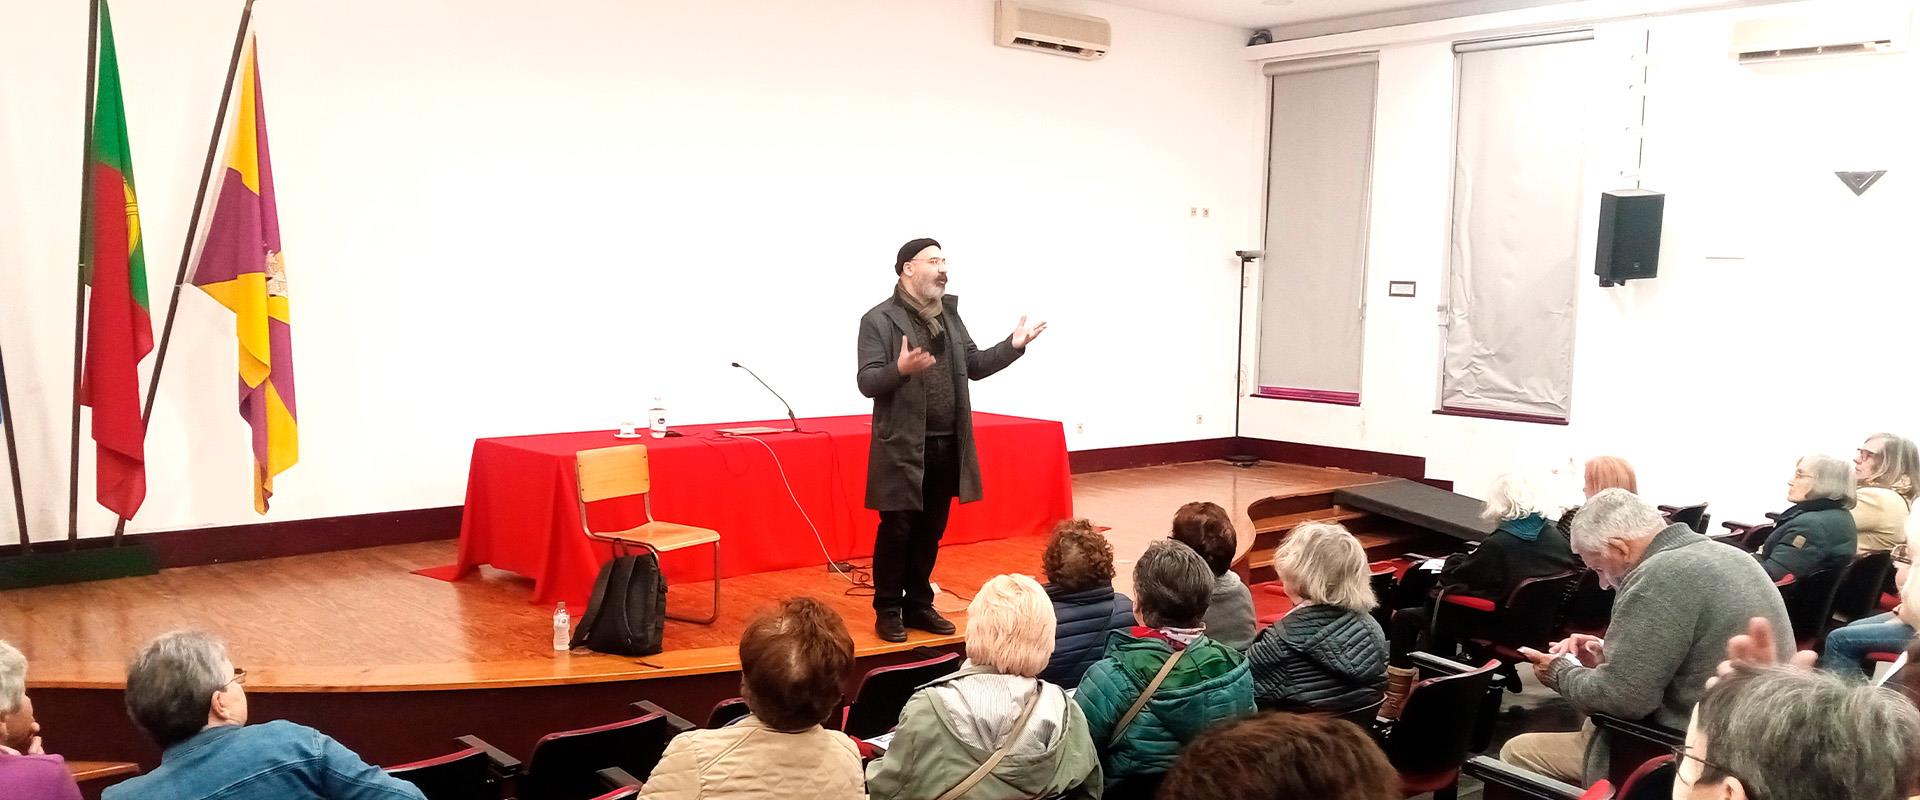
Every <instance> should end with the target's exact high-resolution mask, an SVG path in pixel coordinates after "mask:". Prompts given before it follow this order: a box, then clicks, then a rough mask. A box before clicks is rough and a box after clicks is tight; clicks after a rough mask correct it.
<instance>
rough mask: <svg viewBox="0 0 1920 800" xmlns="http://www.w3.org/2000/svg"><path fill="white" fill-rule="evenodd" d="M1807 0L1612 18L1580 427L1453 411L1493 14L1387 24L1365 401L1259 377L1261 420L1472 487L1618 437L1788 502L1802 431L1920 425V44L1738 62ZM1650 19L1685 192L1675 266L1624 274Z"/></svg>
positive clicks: (1677, 485)
mask: <svg viewBox="0 0 1920 800" xmlns="http://www.w3.org/2000/svg"><path fill="white" fill-rule="evenodd" d="M1586 5H1589V6H1591V5H1595V4H1586ZM1815 8H1820V9H1831V8H1833V6H1832V5H1826V6H1815ZM1547 10H1548V9H1534V10H1533V11H1534V12H1545V11H1547ZM1790 10H1791V7H1788V6H1773V7H1765V8H1757V9H1746V10H1740V11H1720V12H1712V13H1698V14H1690V15H1682V16H1668V17H1656V18H1652V19H1637V20H1626V21H1619V22H1611V23H1605V24H1601V25H1598V26H1596V37H1597V39H1598V40H1599V44H1600V45H1601V46H1602V48H1603V50H1604V51H1605V52H1606V53H1607V55H1606V56H1605V58H1604V60H1603V62H1602V63H1601V64H1599V65H1597V66H1596V68H1595V75H1594V80H1595V82H1596V84H1597V85H1599V86H1600V87H1601V88H1599V89H1597V90H1595V95H1594V104H1593V107H1594V119H1593V120H1592V129H1593V132H1592V136H1591V139H1590V144H1591V145H1592V148H1591V151H1590V152H1591V156H1590V160H1591V163H1590V168H1589V170H1588V179H1587V182H1586V184H1587V185H1586V187H1585V188H1586V190H1587V192H1588V194H1589V196H1590V197H1591V198H1593V199H1592V200H1590V201H1589V204H1588V206H1587V208H1586V209H1585V211H1584V217H1585V220H1584V222H1583V224H1582V229H1583V230H1585V231H1586V233H1585V236H1584V241H1583V243H1582V251H1581V253H1582V255H1581V260H1580V264H1581V269H1582V275H1581V277H1580V279H1579V280H1580V285H1581V287H1582V288H1581V290H1580V294H1579V310H1578V323H1577V324H1578V328H1577V339H1576V343H1575V351H1574V370H1575V374H1574V390H1573V411H1572V420H1571V424H1570V425H1568V426H1565V427H1558V426H1550V425H1538V424H1528V423H1519V422H1505V421H1493V420H1482V419H1467V418H1459V417H1449V416H1436V415H1434V414H1433V413H1432V410H1433V409H1434V408H1435V399H1436V391H1437V385H1438V380H1439V372H1438V370H1439V361H1440V343H1441V339H1442V330H1441V328H1440V327H1439V326H1438V324H1437V317H1436V314H1435V305H1436V304H1438V303H1440V302H1443V298H1444V296H1445V295H1444V287H1445V283H1444V278H1445V274H1446V259H1447V243H1448V240H1447V235H1448V232H1447V221H1448V216H1447V215H1448V202H1449V197H1450V194H1449V193H1450V191H1451V186H1450V177H1451V176H1450V171H1451V169H1452V152H1451V140H1450V137H1451V131H1452V129H1453V118H1452V103H1453V94H1452V93H1453V55H1452V53H1451V52H1450V49H1451V48H1450V41H1451V40H1452V38H1459V39H1465V38H1472V37H1471V28H1472V27H1473V23H1472V21H1468V22H1466V23H1463V24H1460V25H1459V26H1458V29H1457V31H1456V32H1457V33H1459V34H1460V35H1458V36H1455V37H1451V38H1449V37H1439V38H1434V37H1422V39H1423V40H1421V41H1411V42H1408V43H1404V44H1395V43H1391V42H1389V43H1388V44H1386V46H1384V47H1382V48H1381V53H1380V92H1379V95H1380V98H1381V101H1380V108H1379V116H1378V120H1379V121H1378V124H1377V129H1376V134H1375V136H1376V138H1375V143H1374V157H1375V161H1374V167H1373V181H1374V184H1373V193H1372V229H1371V234H1370V244H1369V247H1370V261H1369V269H1368V275H1367V285H1368V287H1369V288H1368V291H1369V292H1371V293H1372V295H1371V297H1372V298H1373V299H1372V300H1371V301H1370V302H1369V303H1368V309H1367V313H1368V319H1367V320H1366V364H1365V376H1364V383H1363V388H1362V403H1363V405H1362V406H1361V407H1359V408H1343V407H1337V406H1325V405H1313V404H1308V403H1299V402H1288V401H1280V400H1268V399H1247V400H1244V401H1242V402H1243V404H1244V413H1245V422H1244V423H1243V428H1242V432H1243V433H1244V434H1247V435H1254V436H1264V437H1269V438H1275V439H1283V440H1292V441H1301V442H1310V443H1315V444H1325V445H1334V446H1341V447H1354V448H1362V449H1369V450H1381V451H1389V452H1398V453H1409V454H1415V455H1421V456H1425V457H1426V458H1427V459H1428V472H1429V474H1431V475H1433V476H1436V477H1440V478H1447V479H1452V480H1454V481H1456V482H1457V483H1458V485H1459V489H1460V490H1461V491H1463V492H1466V493H1469V494H1472V493H1476V492H1479V491H1482V490H1484V489H1485V488H1486V487H1487V485H1488V484H1489V483H1490V482H1491V481H1492V479H1493V478H1494V477H1495V476H1496V475H1498V474H1499V473H1501V472H1504V471H1508V470H1522V471H1541V470H1551V469H1556V468H1557V469H1560V470H1562V471H1563V472H1568V473H1570V478H1569V481H1568V485H1569V486H1570V487H1571V488H1574V489H1577V487H1578V477H1577V467H1575V468H1572V469H1569V464H1568V461H1569V459H1574V460H1578V459H1584V458H1585V457H1587V456H1591V455H1598V454H1616V455H1621V456H1624V457H1626V458H1628V459H1629V460H1631V461H1632V462H1633V463H1634V464H1635V466H1636V467H1637V468H1638V469H1639V473H1640V485H1641V489H1642V491H1643V493H1644V494H1646V495H1648V496H1649V497H1651V498H1654V499H1656V500H1658V501H1659V502H1693V501H1698V500H1710V501H1711V502H1712V504H1713V509H1712V511H1713V513H1714V514H1715V516H1716V518H1721V519H1727V518H1737V519H1750V520H1752V519H1758V518H1759V516H1760V514H1761V513H1762V512H1764V511H1769V510H1778V509H1780V508H1782V507H1784V506H1785V505H1786V501H1785V484H1786V481H1787V479H1788V478H1789V477H1790V476H1791V474H1792V468H1793V462H1794V460H1795V458H1796V457H1797V456H1799V455H1802V454H1804V453H1808V452H1826V453H1831V454H1834V455H1840V456H1843V457H1846V458H1851V457H1852V452H1853V448H1854V447H1855V446H1857V445H1858V444H1859V441H1860V440H1861V439H1862V438H1863V437H1864V436H1865V435H1867V434H1868V433H1870V432H1873V431H1876V430H1880V429H1888V430H1892V431H1895V432H1902V433H1905V434H1906V435H1908V436H1911V437H1920V404H1917V403H1916V402H1915V399H1916V398H1915V395H1914V390H1915V383H1916V382H1915V380H1914V378H1913V375H1912V371H1913V368H1912V362H1913V358H1912V354H1913V350H1912V343H1913V342H1914V341H1915V336H1914V334H1915V324H1914V319H1915V301H1916V299H1920V270H1916V266H1920V225H1916V220H1920V193H1917V191H1920V183H1916V178H1920V172H1917V171H1916V170H1915V167H1916V166H1920V164H1916V158H1915V149H1914V147H1913V142H1915V141H1920V119H1917V118H1916V108H1915V106H1914V104H1913V102H1912V98H1913V97H1915V96H1916V93H1917V92H1920V56H1916V55H1912V54H1907V55H1894V56H1874V57H1864V58H1857V59H1841V60H1825V61H1810V62H1799V63H1795V64H1777V65H1771V66H1766V67H1741V66H1738V65H1737V64H1735V63H1733V62H1732V60H1731V59H1730V57H1729V55H1728V50H1729V46H1728V42H1729V38H1728V36H1729V32H1730V27H1731V25H1732V22H1733V20H1734V19H1736V18H1737V17H1739V16H1740V15H1756V14H1757V15H1768V14H1778V13H1781V12H1783V11H1790ZM1569 13H1571V12H1569ZM1495 22H1496V21H1494V20H1489V21H1488V22H1487V27H1494V26H1495ZM1649 30H1650V31H1651V34H1652V38H1651V59H1650V62H1649V65H1650V67H1651V77H1650V79H1649V80H1648V82H1647V96H1648V111H1647V114H1648V119H1647V127H1646V158H1645V168H1644V172H1643V173H1642V179H1643V185H1644V186H1645V187H1646V188H1649V189H1655V190H1659V191H1664V192H1667V193H1668V201H1667V213H1666V218H1665V228H1664V239H1663V248H1662V256H1661V264H1660V277H1659V278H1658V279H1656V280H1652V281H1646V282H1637V283H1633V284H1630V285H1628V286H1626V287H1624V288H1613V289H1601V288H1599V287H1598V286H1596V285H1595V279H1594V277H1593V276H1592V274H1591V265H1592V263H1593V247H1594V242H1593V239H1594V229H1595V225H1596V219H1597V209H1598V203H1597V198H1598V195H1599V194H1600V192H1602V191H1604V190H1607V189H1614V188H1622V187H1624V186H1631V185H1632V183H1631V180H1630V179H1625V180H1624V181H1623V179H1622V178H1621V177H1620V175H1619V170H1620V169H1622V168H1625V167H1629V166H1630V165H1631V164H1632V159H1631V156H1630V150H1629V149H1628V140H1629V139H1630V135H1629V134H1628V133H1627V132H1626V131H1625V130H1624V127H1625V125H1627V124H1630V118H1631V117H1637V104H1634V103H1630V100H1631V98H1630V95H1629V91H1628V88H1627V86H1628V84H1629V82H1630V81H1631V80H1632V79H1631V76H1632V75H1634V74H1637V72H1638V65H1637V64H1636V63H1635V62H1632V61H1631V60H1630V59H1631V58H1632V54H1633V53H1634V52H1635V51H1636V50H1638V49H1639V48H1640V46H1641V44H1642V42H1643V41H1644V38H1643V37H1644V35H1645V33H1646V32H1648V31H1649ZM1385 38H1390V37H1385ZM1345 41H1346V42H1348V43H1351V42H1353V41H1357V40H1356V39H1354V38H1351V37H1350V38H1349V39H1347V40H1345ZM1270 47H1272V46H1270ZM1297 49H1298V50H1299V51H1301V52H1310V51H1311V50H1312V45H1311V43H1305V44H1301V45H1298V46H1297ZM1630 107H1633V108H1634V109H1635V111H1633V112H1630V111H1629V110H1628V109H1629V108H1630ZM1872 169H1886V170H1889V172H1888V174H1887V175H1886V177H1885V178H1883V179H1882V180H1881V182H1880V183H1879V184H1878V185H1877V186H1875V187H1873V188H1872V190H1870V191H1868V192H1867V193H1866V195H1864V196H1862V197H1855V196H1853V194H1852V193H1851V192H1850V191H1848V190H1847V189H1846V188H1844V187H1843V186H1842V185H1841V184H1840V182H1839V180H1838V179H1837V178H1835V177H1834V175H1833V172H1834V171H1835V170H1872ZM1389 280H1414V281H1418V282H1419V291H1420V293H1419V297H1418V298H1415V299H1400V298H1388V297H1387V296H1386V288H1387V287H1386V284H1387V282H1388V281H1389Z"/></svg>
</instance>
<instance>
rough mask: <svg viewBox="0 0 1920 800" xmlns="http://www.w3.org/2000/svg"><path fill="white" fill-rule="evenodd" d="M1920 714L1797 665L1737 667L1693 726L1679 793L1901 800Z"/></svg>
mask: <svg viewBox="0 0 1920 800" xmlns="http://www.w3.org/2000/svg"><path fill="white" fill-rule="evenodd" d="M1916 742H1920V711H1916V710H1915V709H1914V707H1913V705H1912V704H1911V703H1909V702H1907V701H1906V700H1905V698H1903V697H1901V696H1900V695H1899V694H1898V693H1895V692H1893V691H1889V690H1884V689H1876V688H1873V687H1870V686H1866V685H1864V684H1862V683H1859V682H1857V681H1850V680H1847V679H1844V678H1840V677H1837V676H1833V675H1825V674H1822V673H1818V672H1810V671H1807V670H1803V669H1794V668H1792V667H1754V666H1750V665H1739V666H1735V667H1733V668H1732V669H1731V670H1729V672H1728V673H1727V674H1725V675H1723V676H1721V677H1720V679H1719V680H1717V681H1715V682H1714V685H1713V686H1712V687H1711V688H1709V689H1707V690H1706V692H1705V694H1703V695H1702V696H1701V698H1700V705H1699V706H1698V707H1697V708H1695V709H1694V711H1693V714H1692V719H1691V721H1690V722H1689V723H1688V724H1687V740H1686V744H1685V745H1684V747H1683V750H1682V752H1681V756H1682V757H1681V759H1680V763H1679V764H1678V765H1677V767H1678V775H1677V776H1676V777H1675V780H1674V790H1673V796H1674V797H1675V798H1682V799H1691V800H1708V799H1709V798H1712V799H1714V800H1720V799H1721V798H1764V800H1839V798H1847V799H1848V800H1900V798H1905V797H1907V796H1908V794H1909V793H1910V792H1911V791H1912V789H1913V787H1912V783H1913V777H1914V775H1915V772H1916V768H1920V758H1917V757H1916V750H1915V746H1914V745H1915V743H1916Z"/></svg>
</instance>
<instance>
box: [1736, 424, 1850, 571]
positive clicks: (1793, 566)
mask: <svg viewBox="0 0 1920 800" xmlns="http://www.w3.org/2000/svg"><path fill="white" fill-rule="evenodd" d="M1787 500H1789V501H1791V502H1792V503H1793V505H1792V506H1790V507H1788V508H1787V510H1786V511H1785V512H1784V513H1782V514H1781V515H1780V516H1779V517H1778V518H1777V519H1776V520H1775V523H1774V529H1773V533H1772V535H1770V536H1768V537H1767V542H1766V544H1764V545H1761V547H1760V552H1759V557H1760V566H1763V567H1766V569H1767V575H1768V576H1769V577H1771V578H1773V579H1774V580H1775V581H1778V580H1780V579H1781V578H1784V577H1786V576H1788V575H1792V576H1793V577H1794V579H1795V580H1806V579H1807V578H1808V577H1810V576H1812V575H1813V574H1814V573H1816V572H1819V571H1821V570H1825V569H1838V568H1841V567H1844V566H1846V565H1847V562H1848V561H1850V560H1852V558H1853V554H1854V549H1855V546H1856V542H1857V538H1858V536H1857V534H1856V531H1855V528H1854V526H1853V513H1852V512H1851V511H1850V509H1852V508H1853V504H1854V484H1853V465H1851V464H1848V463H1847V462H1845V461H1841V460H1840V459H1837V458H1834V457H1832V456H1821V455H1813V456H1807V457H1805V458H1802V459H1800V462H1799V463H1798V464H1795V465H1794V469H1793V481H1792V482H1790V483H1788V484H1787Z"/></svg>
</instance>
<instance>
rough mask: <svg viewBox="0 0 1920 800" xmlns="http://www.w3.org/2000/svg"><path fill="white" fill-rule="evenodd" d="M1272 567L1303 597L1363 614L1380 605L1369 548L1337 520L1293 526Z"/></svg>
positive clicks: (1285, 584)
mask: <svg viewBox="0 0 1920 800" xmlns="http://www.w3.org/2000/svg"><path fill="white" fill-rule="evenodd" d="M1273 568H1274V571H1275V572H1277V573H1278V574H1279V576H1280V583H1281V584H1282V585H1284V586H1286V587H1287V588H1288V589H1289V590H1291V591H1292V592H1293V593H1294V594H1296V595H1298V596H1299V597H1300V598H1301V599H1303V600H1309V601H1312V602H1315V603H1326V604H1328V605H1335V606H1340V607H1342V608H1347V609H1351V610H1354V611H1358V612H1360V613H1362V614H1364V613H1366V612H1368V611H1371V610H1373V607H1374V606H1376V605H1378V602H1376V600H1375V598H1374V596H1373V584H1372V577H1371V576H1369V575H1368V570H1367V551H1366V548H1364V547H1361V546H1360V540H1359V539H1355V538H1354V537H1353V534H1352V533H1349V532H1348V531H1347V529H1346V527H1345V526H1342V525H1340V524H1338V523H1331V522H1309V523H1306V524H1304V525H1301V526H1299V527H1297V528H1294V529H1293V532H1292V533H1289V534H1287V538H1285V539H1282V540H1281V541H1280V548H1279V550H1278V551H1277V552H1275V553H1274V560H1273Z"/></svg>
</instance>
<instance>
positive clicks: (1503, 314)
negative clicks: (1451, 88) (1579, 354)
mask: <svg viewBox="0 0 1920 800" xmlns="http://www.w3.org/2000/svg"><path fill="white" fill-rule="evenodd" d="M1592 38H1593V36H1592V33H1591V32H1590V31H1578V32H1572V33H1560V34H1549V35H1543V36H1531V37H1522V38H1512V39H1502V40H1495V41H1487V42H1468V43H1462V44H1459V45H1455V47H1454V51H1455V52H1456V53H1457V54H1458V55H1457V56H1455V60H1456V62H1457V66H1458V70H1459V84H1458V86H1459V97H1458V101H1457V104H1456V114H1457V117H1456V125H1457V130H1456V134H1455V146H1454V147H1455V149H1454V168H1453V222H1452V236H1451V243H1452V246H1451V251H1452V252H1451V254H1450V257H1449V260H1448V270H1447V313H1446V325H1447V329H1446V351H1445V354H1444V356H1443V362H1444V363H1443V365H1442V369H1441V380H1440V413H1458V414H1466V415H1472V416H1492V417H1501V418H1510V419H1525V420H1531V421H1539V422H1562V423H1564V422H1565V421H1566V419H1567V416H1568V414H1569V413H1570V412H1571V410H1572V405H1573V397H1572V394H1573V392H1572V387H1573V334H1574V308H1575V289H1576V287H1577V285H1578V281H1579V278H1580V275H1581V270H1580V268H1579V264H1578V259H1579V249H1580V225H1581V219H1582V217H1581V203H1582V199H1583V198H1584V196H1585V189H1584V181H1585V171H1586V150H1587V140H1588V132H1589V128H1590V126H1589V124H1588V120H1589V119H1591V118H1592V115H1591V114H1590V113H1589V111H1588V109H1590V108H1591V107H1592V106H1593V105H1594V101H1593V97H1594V92H1593V91H1592V88H1593V83H1594V81H1593V80H1592V76H1593V75H1594V74H1595V64H1596V62H1595V58H1596V50H1595V47H1594V44H1593V42H1592Z"/></svg>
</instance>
